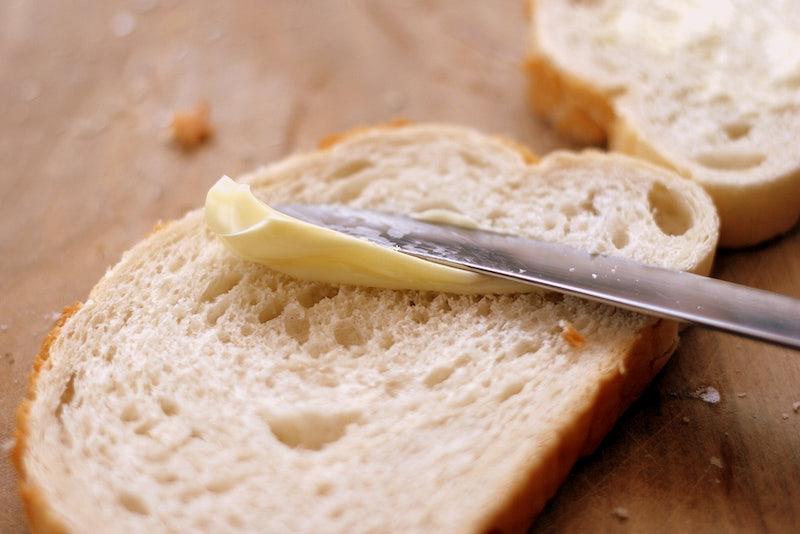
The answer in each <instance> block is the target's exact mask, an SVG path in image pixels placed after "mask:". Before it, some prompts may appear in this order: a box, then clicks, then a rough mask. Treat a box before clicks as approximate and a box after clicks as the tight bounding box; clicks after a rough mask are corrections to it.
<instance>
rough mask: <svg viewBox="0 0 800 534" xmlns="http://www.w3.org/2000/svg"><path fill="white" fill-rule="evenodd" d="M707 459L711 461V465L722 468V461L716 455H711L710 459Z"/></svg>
mask: <svg viewBox="0 0 800 534" xmlns="http://www.w3.org/2000/svg"><path fill="white" fill-rule="evenodd" d="M709 461H710V462H711V465H713V466H716V467H719V468H720V469H722V468H723V467H724V465H723V463H722V460H720V459H719V458H718V457H716V456H712V457H711V459H710V460H709Z"/></svg>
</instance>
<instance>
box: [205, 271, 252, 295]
mask: <svg viewBox="0 0 800 534" xmlns="http://www.w3.org/2000/svg"><path fill="white" fill-rule="evenodd" d="M241 280H242V275H241V274H239V273H229V274H226V275H223V276H220V277H219V278H215V279H214V280H212V281H211V282H210V283H209V284H208V287H206V290H205V291H203V294H202V295H200V302H211V301H212V300H216V299H217V298H218V297H220V296H222V295H224V294H225V293H227V292H229V291H230V290H231V289H233V288H234V287H236V284H238V283H239V282H240V281H241Z"/></svg>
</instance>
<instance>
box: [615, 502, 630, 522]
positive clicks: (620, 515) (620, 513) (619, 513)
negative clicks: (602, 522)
mask: <svg viewBox="0 0 800 534" xmlns="http://www.w3.org/2000/svg"><path fill="white" fill-rule="evenodd" d="M611 515H613V516H614V517H616V518H617V519H619V520H620V521H627V520H628V518H629V517H630V516H631V515H630V514H629V513H628V509H627V508H625V507H623V506H617V507H616V508H614V509H613V510H611Z"/></svg>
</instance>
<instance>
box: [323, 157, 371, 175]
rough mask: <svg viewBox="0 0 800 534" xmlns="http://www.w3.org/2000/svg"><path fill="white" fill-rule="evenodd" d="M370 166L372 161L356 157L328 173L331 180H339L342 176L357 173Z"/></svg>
mask: <svg viewBox="0 0 800 534" xmlns="http://www.w3.org/2000/svg"><path fill="white" fill-rule="evenodd" d="M371 167H372V162H371V161H367V160H365V159H357V160H353V161H348V162H347V163H345V164H344V165H342V166H340V167H339V168H338V169H336V170H335V171H333V172H332V173H331V175H330V177H331V179H332V180H340V179H342V178H348V177H350V176H353V175H354V174H358V173H360V172H361V171H365V170H367V169H369V168H371Z"/></svg>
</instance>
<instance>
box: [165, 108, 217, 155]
mask: <svg viewBox="0 0 800 534" xmlns="http://www.w3.org/2000/svg"><path fill="white" fill-rule="evenodd" d="M210 111H211V108H210V107H209V106H208V104H207V103H206V102H198V103H197V104H195V105H194V107H193V108H191V109H187V110H182V111H176V112H175V113H173V114H172V123H171V126H172V138H173V139H174V140H175V141H176V142H177V143H178V144H179V145H181V147H182V148H183V149H184V150H191V149H193V148H197V147H198V146H200V145H201V144H202V143H203V141H205V140H206V139H208V138H209V137H210V136H211V134H212V133H214V130H213V128H212V127H211V122H210V121H209V113H210Z"/></svg>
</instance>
